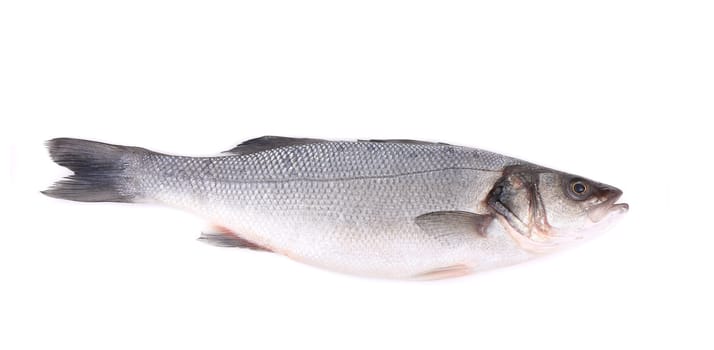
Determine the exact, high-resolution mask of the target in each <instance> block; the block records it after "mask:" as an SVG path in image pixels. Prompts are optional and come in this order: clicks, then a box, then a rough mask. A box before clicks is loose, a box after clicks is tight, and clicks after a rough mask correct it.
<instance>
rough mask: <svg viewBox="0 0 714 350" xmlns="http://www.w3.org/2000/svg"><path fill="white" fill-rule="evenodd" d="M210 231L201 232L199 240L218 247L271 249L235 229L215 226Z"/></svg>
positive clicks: (267, 250)
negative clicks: (239, 234)
mask: <svg viewBox="0 0 714 350" xmlns="http://www.w3.org/2000/svg"><path fill="white" fill-rule="evenodd" d="M207 231H208V232H201V236H199V237H198V240H199V241H201V242H205V243H208V244H211V245H214V246H217V247H233V248H247V249H252V250H258V251H265V252H270V251H271V250H270V249H268V248H265V247H263V246H261V245H259V244H256V243H253V242H251V241H249V240H247V239H245V238H243V237H240V236H238V235H237V234H236V233H234V232H233V231H231V230H229V229H227V228H225V227H222V226H213V227H211V228H210V229H209V230H207Z"/></svg>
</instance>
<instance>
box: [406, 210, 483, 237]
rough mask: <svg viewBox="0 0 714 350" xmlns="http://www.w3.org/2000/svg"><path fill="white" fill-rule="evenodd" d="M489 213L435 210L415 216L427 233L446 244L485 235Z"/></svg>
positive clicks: (418, 223)
mask: <svg viewBox="0 0 714 350" xmlns="http://www.w3.org/2000/svg"><path fill="white" fill-rule="evenodd" d="M491 221H493V216H491V215H481V214H476V213H470V212H466V211H437V212H431V213H427V214H423V215H419V216H417V217H416V219H415V222H416V224H417V225H418V226H419V227H420V228H421V229H422V230H423V231H424V232H425V233H426V234H428V235H430V236H432V237H434V238H436V239H438V240H439V241H441V242H443V243H445V244H448V245H458V244H461V243H463V242H464V240H468V239H473V238H474V237H486V229H487V228H488V225H490V224H491Z"/></svg>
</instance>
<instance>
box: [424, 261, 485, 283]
mask: <svg viewBox="0 0 714 350" xmlns="http://www.w3.org/2000/svg"><path fill="white" fill-rule="evenodd" d="M471 272H472V271H471V268H470V267H468V266H466V265H451V266H445V267H442V268H438V269H434V270H431V271H427V272H424V273H420V274H418V275H416V276H414V277H412V279H415V280H418V281H431V280H440V279H444V278H454V277H460V276H465V275H468V274H470V273H471Z"/></svg>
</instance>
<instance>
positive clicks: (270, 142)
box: [224, 136, 329, 155]
mask: <svg viewBox="0 0 714 350" xmlns="http://www.w3.org/2000/svg"><path fill="white" fill-rule="evenodd" d="M322 142H329V141H327V140H320V139H297V138H292V137H282V136H263V137H258V138H255V139H250V140H248V141H245V142H243V143H241V144H240V145H238V146H235V147H233V148H231V149H229V150H227V151H225V152H224V153H231V154H235V155H246V154H251V153H258V152H262V151H267V150H270V149H274V148H281V147H287V146H296V145H309V144H311V143H322Z"/></svg>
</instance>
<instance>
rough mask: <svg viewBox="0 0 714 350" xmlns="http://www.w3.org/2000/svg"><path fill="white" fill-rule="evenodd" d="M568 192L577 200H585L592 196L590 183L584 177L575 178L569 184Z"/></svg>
mask: <svg viewBox="0 0 714 350" xmlns="http://www.w3.org/2000/svg"><path fill="white" fill-rule="evenodd" d="M568 194H570V197H572V198H573V199H575V200H585V199H587V198H588V197H590V184H589V183H588V182H587V181H585V180H583V179H573V180H571V181H570V186H568Z"/></svg>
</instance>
